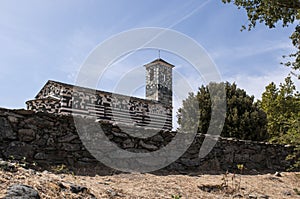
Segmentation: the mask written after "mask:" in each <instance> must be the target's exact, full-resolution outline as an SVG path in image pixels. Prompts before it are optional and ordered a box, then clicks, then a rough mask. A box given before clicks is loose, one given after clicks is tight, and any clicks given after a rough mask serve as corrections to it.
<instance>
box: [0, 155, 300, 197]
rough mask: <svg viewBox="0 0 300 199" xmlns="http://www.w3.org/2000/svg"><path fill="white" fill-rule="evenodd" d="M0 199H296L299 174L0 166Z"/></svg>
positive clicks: (298, 193)
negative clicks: (88, 172)
mask: <svg viewBox="0 0 300 199" xmlns="http://www.w3.org/2000/svg"><path fill="white" fill-rule="evenodd" d="M61 172H63V173H61ZM0 198H28V199H31V198H32V199H34V198H78V199H79V198H101V199H105V198H110V199H119V198H124V199H126V198H128V199H129V198H130V199H137V198H145V199H146V198H151V199H152V198H169V199H172V198H176V199H179V198H182V199H187V198H191V199H196V198H214V199H215V198H261V199H262V198H278V199H281V198H291V199H292V198H293V199H294V198H300V172H282V173H277V174H276V175H274V174H263V175H240V174H232V173H227V174H219V175H209V174H200V173H190V174H185V175H182V174H181V175H180V174H171V173H169V174H148V173H146V174H141V173H121V174H112V175H103V176H99V175H93V176H80V175H74V174H72V173H70V172H68V171H66V172H64V170H63V168H59V167H57V168H55V169H54V170H52V171H46V170H45V171H35V170H32V169H28V168H23V167H22V166H20V165H18V163H9V162H5V161H0Z"/></svg>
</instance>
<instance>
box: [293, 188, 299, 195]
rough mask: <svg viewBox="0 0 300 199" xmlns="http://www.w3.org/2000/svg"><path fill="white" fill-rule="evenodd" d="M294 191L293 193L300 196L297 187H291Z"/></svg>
mask: <svg viewBox="0 0 300 199" xmlns="http://www.w3.org/2000/svg"><path fill="white" fill-rule="evenodd" d="M293 190H294V191H295V193H296V194H297V195H298V196H300V191H299V190H298V189H297V188H295V189H293Z"/></svg>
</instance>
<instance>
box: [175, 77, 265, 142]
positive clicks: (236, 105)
mask: <svg viewBox="0 0 300 199" xmlns="http://www.w3.org/2000/svg"><path fill="white" fill-rule="evenodd" d="M217 87H219V88H220V89H222V88H225V90H226V104H224V106H226V107H227V111H226V117H225V123H224V127H223V130H222V132H221V136H223V137H235V138H238V139H249V140H266V139H267V138H268V137H267V130H266V124H267V120H266V114H265V113H264V112H263V111H262V110H261V109H260V108H259V106H258V104H256V103H254V97H253V96H249V95H247V93H246V92H245V91H244V90H242V89H239V88H237V85H236V84H235V83H233V84H230V83H228V82H226V83H210V84H209V85H207V86H201V87H200V88H199V90H198V92H197V94H196V95H194V94H190V95H189V97H188V98H187V99H186V100H184V101H183V106H182V108H180V109H179V110H178V115H177V117H178V123H179V124H180V128H181V130H182V131H186V130H188V129H190V128H191V126H194V125H195V124H197V125H198V132H199V133H203V134H206V133H207V131H208V128H209V125H219V123H218V122H215V121H211V106H212V104H218V103H216V101H217V100H219V99H221V96H219V95H221V92H215V93H214V94H213V95H212V96H210V90H212V89H210V88H217ZM215 90H216V89H215ZM195 101H196V102H197V104H196V105H195ZM212 101H213V102H214V103H212ZM190 102H193V103H190ZM216 110H218V108H217V109H216ZM190 111H192V115H197V116H199V117H191V116H190V115H188V114H187V113H190ZM217 114H222V113H217ZM183 118H185V119H184V121H183ZM195 118H199V121H194V120H195ZM214 122H215V123H214Z"/></svg>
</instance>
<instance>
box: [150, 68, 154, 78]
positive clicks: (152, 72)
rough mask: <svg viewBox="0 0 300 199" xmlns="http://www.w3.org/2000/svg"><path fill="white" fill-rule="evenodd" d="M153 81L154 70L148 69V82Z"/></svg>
mask: <svg viewBox="0 0 300 199" xmlns="http://www.w3.org/2000/svg"><path fill="white" fill-rule="evenodd" d="M153 79H154V69H153V68H152V69H150V81H153Z"/></svg>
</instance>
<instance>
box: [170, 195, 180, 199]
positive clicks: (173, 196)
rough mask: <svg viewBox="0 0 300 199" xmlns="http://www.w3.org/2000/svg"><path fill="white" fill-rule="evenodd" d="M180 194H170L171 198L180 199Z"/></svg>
mask: <svg viewBox="0 0 300 199" xmlns="http://www.w3.org/2000/svg"><path fill="white" fill-rule="evenodd" d="M181 197H182V196H181V195H180V194H174V195H172V199H181Z"/></svg>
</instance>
